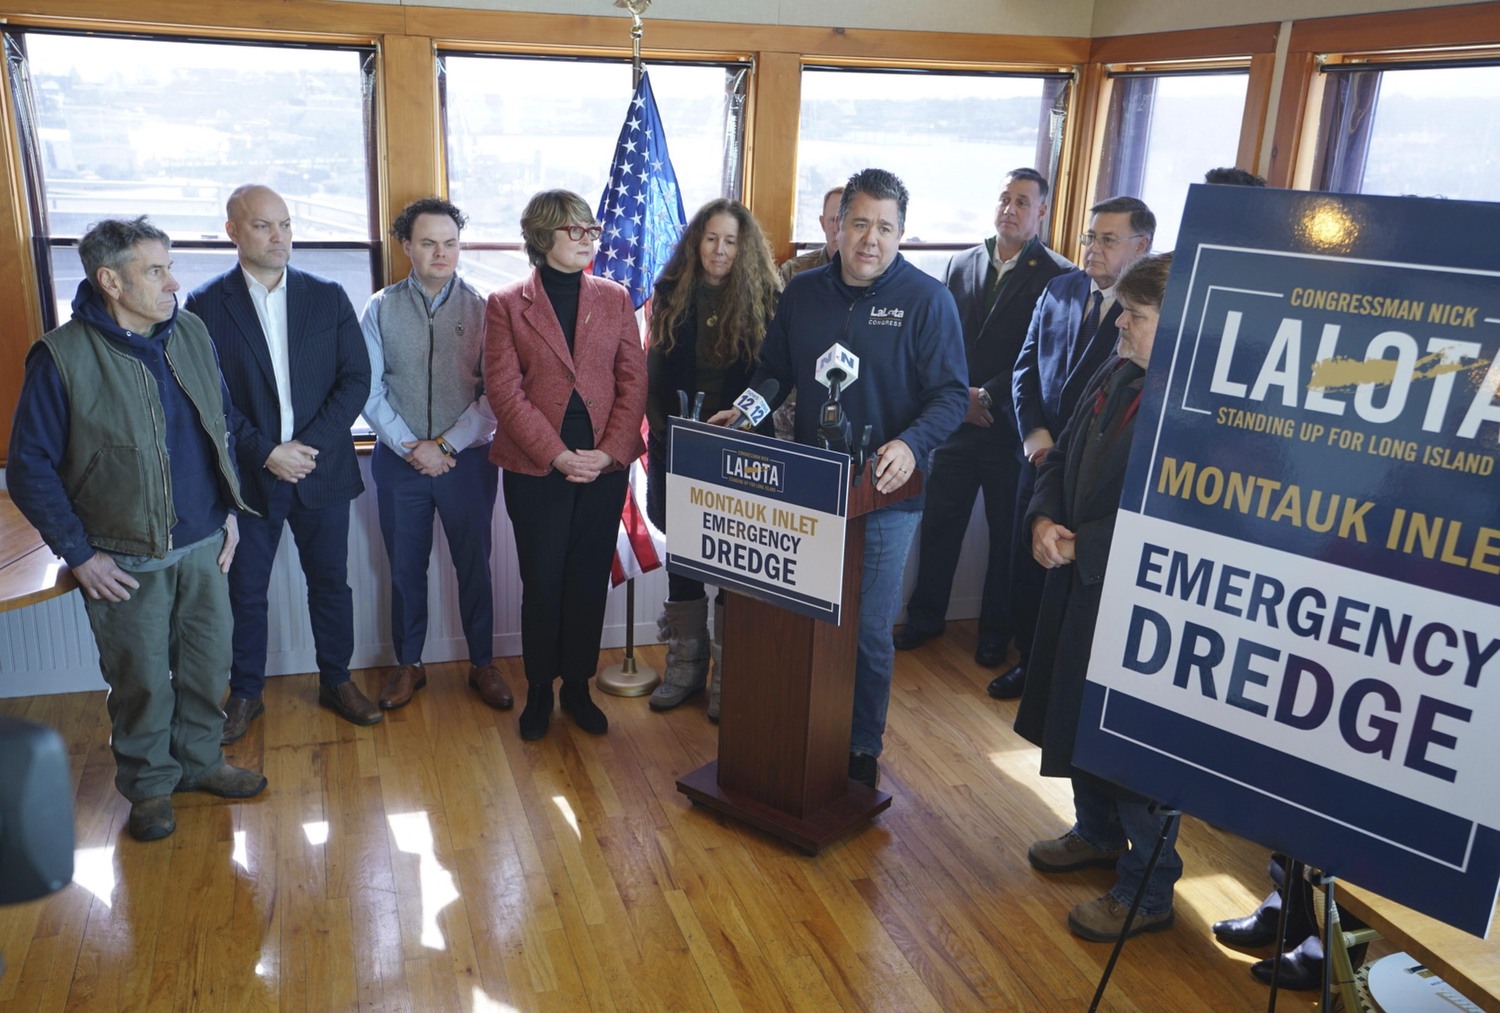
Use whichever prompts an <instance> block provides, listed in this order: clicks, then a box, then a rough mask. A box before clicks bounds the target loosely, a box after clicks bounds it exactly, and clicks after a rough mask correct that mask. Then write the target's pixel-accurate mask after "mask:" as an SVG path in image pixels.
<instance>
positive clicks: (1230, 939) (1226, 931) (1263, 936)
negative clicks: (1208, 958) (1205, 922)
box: [1214, 909, 1276, 949]
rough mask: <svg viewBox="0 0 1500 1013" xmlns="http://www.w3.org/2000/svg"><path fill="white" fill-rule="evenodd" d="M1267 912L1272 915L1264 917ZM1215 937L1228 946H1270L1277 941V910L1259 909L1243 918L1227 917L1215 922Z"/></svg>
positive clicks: (1247, 947) (1248, 947)
mask: <svg viewBox="0 0 1500 1013" xmlns="http://www.w3.org/2000/svg"><path fill="white" fill-rule="evenodd" d="M1266 913H1269V914H1270V917H1269V918H1267V917H1264V915H1265V914H1266ZM1214 937H1215V938H1216V939H1218V940H1219V942H1221V943H1224V944H1226V945H1228V946H1243V947H1245V948H1246V949H1254V948H1255V947H1257V946H1270V945H1271V944H1272V943H1273V942H1275V941H1276V912H1275V911H1270V912H1266V911H1265V910H1264V909H1257V910H1256V912H1255V913H1254V914H1248V915H1246V916H1245V917H1243V918H1226V919H1224V920H1223V921H1221V922H1214Z"/></svg>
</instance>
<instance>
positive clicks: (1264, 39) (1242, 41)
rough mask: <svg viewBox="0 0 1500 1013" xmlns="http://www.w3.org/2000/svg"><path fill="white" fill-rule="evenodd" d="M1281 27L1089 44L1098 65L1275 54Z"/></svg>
mask: <svg viewBox="0 0 1500 1013" xmlns="http://www.w3.org/2000/svg"><path fill="white" fill-rule="evenodd" d="M1279 27H1280V26H1279V25H1278V24H1277V23H1276V22H1274V21H1267V22H1263V23H1260V24H1254V25H1231V26H1229V27H1227V28H1198V29H1194V30H1192V31H1184V32H1150V33H1143V34H1141V35H1112V36H1106V37H1104V38H1099V39H1094V40H1093V42H1092V43H1091V44H1090V46H1089V59H1090V60H1091V61H1093V62H1095V63H1159V62H1163V61H1170V60H1202V59H1211V58H1213V57H1217V56H1243V55H1245V54H1253V53H1271V52H1275V50H1276V33H1277V31H1278V29H1279Z"/></svg>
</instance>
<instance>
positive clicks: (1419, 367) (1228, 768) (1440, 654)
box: [1074, 186, 1500, 935]
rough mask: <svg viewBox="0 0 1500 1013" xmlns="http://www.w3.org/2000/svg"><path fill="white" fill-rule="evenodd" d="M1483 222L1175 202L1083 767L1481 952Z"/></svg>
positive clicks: (1494, 339) (1491, 572)
mask: <svg viewBox="0 0 1500 1013" xmlns="http://www.w3.org/2000/svg"><path fill="white" fill-rule="evenodd" d="M1496 235H1500V205H1494V204H1479V203H1469V202H1461V201H1445V200H1436V199H1422V198H1381V197H1360V196H1341V195H1332V194H1318V193H1297V192H1291V191H1278V190H1265V191H1260V190H1252V189H1247V188H1240V187H1212V186H1195V187H1193V188H1192V190H1191V192H1190V195H1189V197H1188V202H1187V208H1186V211H1185V214H1184V218H1183V227H1182V231H1181V235H1180V237H1179V245H1178V247H1177V250H1176V254H1175V257H1174V260H1173V264H1172V275H1171V280H1170V282H1169V284H1168V287H1167V296H1166V303H1165V306H1164V307H1163V310H1162V314H1161V322H1160V325H1159V327H1158V329H1157V332H1156V344H1155V348H1154V350H1153V353H1152V359H1151V366H1150V369H1149V370H1148V372H1147V378H1146V392H1145V396H1144V398H1143V401H1142V406H1141V409H1140V422H1139V424H1138V425H1137V428H1136V434H1135V440H1134V444H1133V446H1132V448H1131V452H1130V453H1131V459H1130V468H1129V472H1128V476H1127V483H1126V489H1125V494H1124V497H1123V499H1122V502H1121V508H1120V513H1119V515H1118V521H1117V524H1116V527H1115V532H1114V539H1113V542H1112V545H1111V551H1110V557H1109V568H1108V571H1107V575H1106V578H1105V587H1104V605H1103V608H1102V609H1101V612H1100V619H1099V625H1098V627H1097V629H1096V634H1095V639H1094V646H1093V654H1092V658H1091V661H1090V666H1089V673H1088V684H1087V686H1086V692H1085V705H1084V711H1083V722H1082V728H1081V729H1080V733H1079V739H1078V747H1077V751H1076V753H1075V757H1074V759H1075V762H1076V763H1077V765H1078V766H1080V767H1082V768H1084V769H1087V770H1090V771H1093V772H1095V773H1098V774H1100V775H1103V776H1105V777H1107V778H1109V779H1110V780H1113V781H1117V782H1119V783H1122V784H1125V785H1127V786H1129V787H1131V788H1133V789H1135V790H1137V791H1139V792H1141V793H1143V794H1146V795H1149V796H1151V797H1153V798H1157V799H1161V800H1162V801H1164V802H1166V803H1168V804H1170V805H1173V806H1175V807H1177V808H1181V809H1182V810H1184V811H1186V812H1190V813H1193V814H1195V815H1197V816H1200V817H1202V818H1203V819H1205V820H1208V821H1209V822H1211V823H1215V824H1217V825H1220V826H1223V827H1225V828H1227V829H1230V830H1233V831H1235V832H1237V833H1240V834H1242V835H1244V836H1246V837H1249V838H1252V839H1254V840H1257V841H1260V842H1262V843H1264V844H1266V845H1268V846H1270V847H1272V848H1275V849H1277V850H1280V851H1284V852H1287V853H1289V854H1291V855H1293V856H1294V857H1296V858H1300V859H1303V860H1305V861H1307V862H1309V863H1311V864H1312V865H1314V866H1317V867H1319V868H1321V869H1323V870H1325V871H1326V872H1328V873H1330V874H1333V875H1336V876H1339V877H1341V878H1344V879H1347V880H1349V881H1350V882H1353V883H1356V884H1359V885H1361V886H1365V887H1368V888H1369V889H1372V890H1374V891H1376V892H1378V893H1381V894H1383V895H1385V896H1387V897H1390V898H1391V899H1393V900H1396V901H1399V902H1400V903H1403V904H1406V905H1408V906H1410V907H1413V908H1416V909H1417V910H1420V911H1423V912H1425V913H1427V914H1430V915H1432V916H1433V917H1436V918H1439V919H1441V920H1443V921H1445V922H1448V923H1449V924H1452V925H1454V926H1457V927H1459V928H1462V929H1465V930H1467V931H1469V932H1472V933H1474V934H1476V935H1483V934H1485V932H1486V931H1487V929H1488V926H1489V923H1490V917H1491V913H1492V912H1493V910H1494V906H1495V898H1496V890H1497V883H1500V829H1497V828H1500V784H1497V780H1496V779H1497V774H1500V478H1497V476H1496V458H1497V457H1500V401H1497V398H1496V392H1497V384H1500V269H1497V268H1500V260H1497V259H1496V257H1495V253H1494V242H1493V238H1492V237H1494V236H1496Z"/></svg>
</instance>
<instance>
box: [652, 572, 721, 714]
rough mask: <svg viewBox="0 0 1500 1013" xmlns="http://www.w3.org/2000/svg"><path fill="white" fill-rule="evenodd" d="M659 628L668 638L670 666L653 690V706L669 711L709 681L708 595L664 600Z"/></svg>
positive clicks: (658, 630)
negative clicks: (678, 599)
mask: <svg viewBox="0 0 1500 1013" xmlns="http://www.w3.org/2000/svg"><path fill="white" fill-rule="evenodd" d="M656 632H657V635H658V636H660V637H661V638H662V639H663V640H665V641H666V642H667V669H666V671H665V672H663V673H662V676H661V685H660V686H657V687H656V691H655V692H654V693H652V694H651V709H652V710H654V711H666V710H671V709H672V708H673V707H676V706H677V705H678V704H680V703H682V701H684V700H686V699H687V698H688V697H690V696H692V695H693V694H694V693H696V692H698V691H699V690H700V689H702V688H703V685H704V683H706V682H707V681H708V599H707V598H697V599H694V600H693V601H664V602H662V605H661V615H659V616H657V617H656Z"/></svg>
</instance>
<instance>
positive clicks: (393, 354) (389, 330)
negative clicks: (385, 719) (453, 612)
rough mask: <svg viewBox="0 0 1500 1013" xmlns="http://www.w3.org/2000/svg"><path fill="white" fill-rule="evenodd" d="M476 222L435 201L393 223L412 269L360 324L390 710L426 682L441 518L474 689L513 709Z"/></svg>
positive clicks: (417, 204) (377, 297)
mask: <svg viewBox="0 0 1500 1013" xmlns="http://www.w3.org/2000/svg"><path fill="white" fill-rule="evenodd" d="M467 221H468V219H467V217H466V216H465V215H464V213H463V212H462V211H460V210H459V209H458V208H456V207H454V206H453V205H452V204H451V203H449V202H448V201H445V200H442V199H441V198H438V197H424V198H422V199H421V200H417V201H413V202H412V203H410V204H408V205H407V206H406V207H405V208H404V209H402V211H401V214H400V215H398V216H397V217H396V220H395V222H394V223H393V224H392V226H391V234H392V235H393V236H395V237H396V240H397V241H398V242H400V244H401V249H402V250H403V251H405V253H406V256H407V259H408V260H410V261H411V273H410V274H409V275H407V276H406V278H405V279H403V280H402V281H398V282H397V283H396V284H394V285H391V286H390V287H388V288H384V289H382V290H380V291H379V292H376V293H375V294H374V295H373V296H371V297H370V301H369V303H368V304H367V305H366V306H365V311H364V313H363V314H362V315H361V317H360V327H361V329H362V330H363V331H364V336H365V346H366V348H368V349H369V353H370V400H369V401H368V402H367V403H366V404H365V421H366V422H368V423H369V424H370V428H372V429H374V430H375V435H376V437H377V438H378V442H377V444H376V447H375V454H374V457H373V458H372V460H371V464H370V472H371V474H372V475H373V477H374V479H375V492H376V500H377V503H378V504H379V507H380V532H381V536H382V537H383V539H384V541H385V551H386V557H387V558H388V559H389V560H390V564H391V643H392V647H393V648H394V650H395V654H396V667H395V668H394V669H392V670H391V671H390V673H389V674H388V675H387V676H386V680H385V687H384V688H383V689H382V690H381V693H380V706H381V707H383V708H385V709H386V710H393V709H395V708H397V707H404V706H405V705H406V704H408V703H410V702H411V698H412V695H413V694H414V693H415V692H416V691H417V690H419V689H421V688H422V687H423V686H425V685H427V673H426V670H425V669H424V668H423V666H422V650H423V647H424V646H425V644H426V640H427V559H428V556H429V555H430V554H431V552H432V520H433V515H434V513H435V514H436V515H437V517H439V518H440V519H441V520H442V522H443V533H444V535H446V536H447V540H448V550H449V553H450V555H451V558H452V560H453V569H454V571H455V572H456V573H457V575H458V602H459V617H460V619H461V620H462V623H463V631H464V639H465V641H466V643H467V645H468V649H469V686H470V687H471V688H472V689H473V690H474V691H475V692H476V693H478V694H479V696H480V698H481V699H482V700H483V701H484V702H485V703H487V704H489V705H490V706H491V707H495V708H498V709H500V710H506V709H508V708H510V706H511V705H512V703H513V702H514V698H513V697H512V696H511V691H510V688H509V687H508V686H506V684H505V679H504V677H503V676H502V675H501V674H500V669H499V666H498V665H496V664H495V661H494V594H493V591H492V589H491V583H490V548H491V544H490V543H491V531H492V524H491V522H492V519H493V516H494V511H495V490H496V487H497V485H498V481H499V470H498V469H497V468H496V467H495V465H493V464H491V463H490V461H489V445H490V439H491V438H492V437H493V436H494V435H495V413H494V412H493V411H492V410H491V409H490V403H489V399H488V398H486V397H485V393H484V371H483V368H482V363H481V357H482V354H483V350H484V297H483V296H481V295H480V294H479V292H478V291H476V290H475V288H474V286H473V285H470V284H469V283H468V282H467V281H465V280H464V279H463V278H462V277H460V276H459V274H458V272H457V268H458V256H459V241H458V235H459V232H460V230H462V229H463V227H464V225H465V223H466V222H467Z"/></svg>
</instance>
